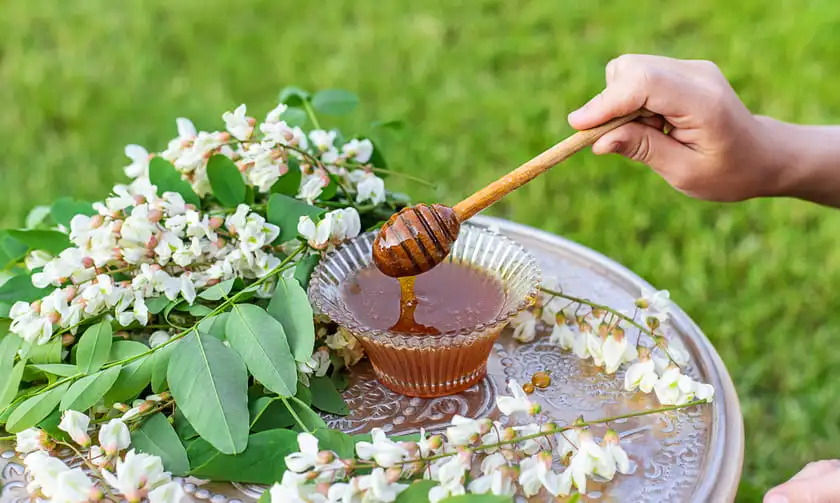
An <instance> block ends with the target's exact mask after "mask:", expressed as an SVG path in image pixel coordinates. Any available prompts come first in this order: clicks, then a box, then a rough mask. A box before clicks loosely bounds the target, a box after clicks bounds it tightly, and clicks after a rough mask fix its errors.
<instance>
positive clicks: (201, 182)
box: [125, 103, 385, 205]
mask: <svg viewBox="0 0 840 503" xmlns="http://www.w3.org/2000/svg"><path fill="white" fill-rule="evenodd" d="M286 110H287V107H286V105H284V104H282V103H281V104H279V105H277V107H276V108H274V110H272V111H270V112H269V113H268V114H267V115H266V118H265V121H264V122H262V123H261V124H257V121H256V119H254V118H253V117H248V116H247V115H246V113H247V108H246V106H245V105H240V106H239V107H237V108H236V110H234V111H233V112H225V113H224V115H223V116H222V119H223V120H224V122H225V128H226V129H227V131H226V132H219V131H216V132H206V131H196V128H195V126H194V125H193V123H192V122H191V121H190V120H189V119H185V118H179V119H178V120H177V126H178V137H177V138H174V139H173V140H171V141H170V142H169V146H168V148H167V149H166V150H165V151H163V152H161V153H160V155H161V157H163V158H164V159H166V160H167V161H170V162H171V163H172V164H173V165H174V166H175V169H177V170H178V171H179V172H180V173H181V174H182V175H183V176H184V177H185V178H187V179H188V180H189V181H190V183H191V184H192V187H193V190H194V191H195V193H196V194H198V195H199V196H200V197H204V196H205V195H207V194H209V193H210V192H211V186H210V180H209V178H208V175H207V160H208V159H209V158H210V157H211V156H212V155H214V154H222V155H225V156H227V157H229V158H230V159H231V160H233V161H234V162H235V163H236V165H237V167H238V168H239V171H240V172H241V173H242V176H243V177H244V179H245V181H246V182H247V183H248V184H249V185H251V186H253V187H255V188H256V189H257V190H258V191H259V192H261V193H268V192H269V191H270V190H271V187H272V186H274V184H275V183H277V181H278V180H279V179H280V178H281V177H283V176H284V175H286V174H287V173H288V172H289V169H290V164H289V157H290V156H291V157H293V158H294V159H296V160H297V161H298V165H299V166H300V168H299V169H301V174H302V178H301V182H300V186H299V188H298V194H297V196H298V198H300V199H303V200H306V201H307V202H309V203H310V204H311V203H312V202H313V201H314V200H315V199H316V198H318V196H320V195H321V193H322V192H323V190H324V188H326V187H327V185H329V183H330V175H332V176H335V177H338V178H339V179H341V180H342V182H343V183H344V184H345V185H346V186H350V187H353V188H354V189H355V191H356V202H357V203H363V202H366V201H369V202H370V203H371V204H374V205H377V204H380V203H382V202H384V201H385V183H384V182H383V180H382V179H381V178H379V177H377V176H376V175H374V174H373V173H372V172H371V171H370V170H369V169H368V166H367V163H368V162H369V161H370V159H371V156H372V155H373V143H371V141H370V140H367V139H363V140H359V139H352V140H350V141H348V142H346V143H344V144H343V145H341V146H337V145H336V140H337V138H338V134H337V132H336V131H325V130H323V129H314V130H312V131H310V132H309V135H308V136H307V135H306V133H304V131H303V130H302V129H301V128H299V127H290V126H289V125H288V124H287V123H286V121H285V120H283V119H282V116H283V114H284V112H286ZM126 155H127V156H128V157H129V158H131V159H132V161H134V162H133V163H132V164H131V165H129V166H127V167H126V168H125V173H126V175H128V176H129V177H131V178H137V179H138V180H141V179H144V178H148V172H149V153H148V152H147V151H146V150H145V149H144V148H143V147H140V146H138V145H129V146H128V147H126Z"/></svg>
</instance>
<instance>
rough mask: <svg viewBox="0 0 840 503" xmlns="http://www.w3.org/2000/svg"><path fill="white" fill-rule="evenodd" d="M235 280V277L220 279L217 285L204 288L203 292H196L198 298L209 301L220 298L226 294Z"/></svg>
mask: <svg viewBox="0 0 840 503" xmlns="http://www.w3.org/2000/svg"><path fill="white" fill-rule="evenodd" d="M235 282H236V280H235V279H229V280H227V281H222V282H221V283H219V284H218V285H213V286H211V287H210V288H208V289H207V290H204V291H203V292H201V293H200V294H198V298H199V299H204V300H210V301H215V300H222V299H224V298H225V297H227V296H228V294H229V293H230V291H231V289H232V288H233V284H234V283H235Z"/></svg>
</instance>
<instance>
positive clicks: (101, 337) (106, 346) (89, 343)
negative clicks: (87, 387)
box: [76, 321, 114, 374]
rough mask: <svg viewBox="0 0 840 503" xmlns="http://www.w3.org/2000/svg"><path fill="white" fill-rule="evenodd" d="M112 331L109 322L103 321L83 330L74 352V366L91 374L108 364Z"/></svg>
mask: <svg viewBox="0 0 840 503" xmlns="http://www.w3.org/2000/svg"><path fill="white" fill-rule="evenodd" d="M113 340H114V331H113V330H112V329H111V322H109V321H103V322H101V323H97V324H96V325H93V326H92V327H90V328H88V329H87V330H85V333H84V334H82V337H81V339H79V347H78V349H77V350H76V366H77V367H79V370H80V371H82V373H85V374H92V373H94V372H96V371H97V370H99V369H101V368H102V366H103V365H105V364H106V363H107V362H108V357H109V356H110V354H111V343H112V342H113Z"/></svg>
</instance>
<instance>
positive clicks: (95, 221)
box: [90, 215, 105, 229]
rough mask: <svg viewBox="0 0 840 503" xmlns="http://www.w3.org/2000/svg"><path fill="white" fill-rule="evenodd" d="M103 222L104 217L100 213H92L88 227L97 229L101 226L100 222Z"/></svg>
mask: <svg viewBox="0 0 840 503" xmlns="http://www.w3.org/2000/svg"><path fill="white" fill-rule="evenodd" d="M103 223H105V219H104V218H102V215H94V216H93V217H92V218H91V219H90V228H91V229H98V228H100V227H102V224H103Z"/></svg>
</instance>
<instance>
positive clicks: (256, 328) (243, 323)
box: [225, 304, 311, 397]
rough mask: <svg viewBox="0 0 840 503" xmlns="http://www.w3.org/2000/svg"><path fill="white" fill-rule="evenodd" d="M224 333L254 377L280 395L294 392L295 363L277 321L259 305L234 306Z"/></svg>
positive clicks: (295, 380) (295, 389)
mask: <svg viewBox="0 0 840 503" xmlns="http://www.w3.org/2000/svg"><path fill="white" fill-rule="evenodd" d="M225 336H226V337H227V340H228V341H230V345H231V347H233V349H235V350H236V351H237V352H238V353H239V355H240V356H242V359H243V360H244V361H245V365H247V366H248V370H250V371H251V374H253V376H254V379H256V380H257V381H259V382H260V383H261V384H262V385H263V386H265V387H266V388H267V389H269V390H271V391H273V392H275V393H277V394H278V395H280V396H285V397H289V396H292V395H294V394H295V392H296V391H297V380H298V377H297V365H295V362H294V358H293V357H292V353H291V351H290V349H289V343H288V342H287V341H286V334H285V331H284V330H283V325H281V324H280V322H279V321H277V320H275V319H274V318H272V317H271V315H269V314H268V313H267V312H265V310H263V309H261V308H260V307H259V306H255V305H253V304H239V305H235V306H233V310H232V311H231V313H230V317H229V318H228V322H227V327H226V330H225ZM310 356H311V354H310Z"/></svg>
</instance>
